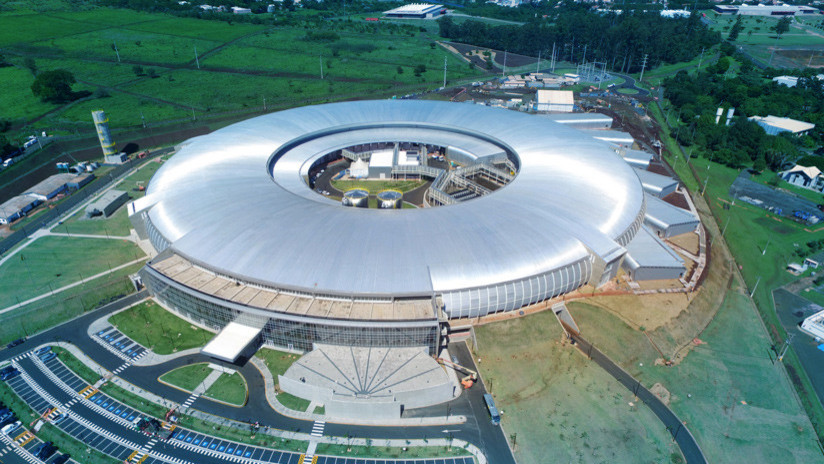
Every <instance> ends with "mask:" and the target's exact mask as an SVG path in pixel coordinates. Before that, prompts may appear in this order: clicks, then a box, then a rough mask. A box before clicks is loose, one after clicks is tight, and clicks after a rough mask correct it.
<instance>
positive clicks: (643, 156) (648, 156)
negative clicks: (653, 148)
mask: <svg viewBox="0 0 824 464" xmlns="http://www.w3.org/2000/svg"><path fill="white" fill-rule="evenodd" d="M618 154H620V155H621V157H622V158H624V161H626V162H627V164H629V165H630V166H632V167H634V168H638V169H641V170H643V171H646V170H647V168H648V167H649V163H650V162H651V161H652V153H647V152H645V151H641V150H632V149H629V148H626V149H621V150H619V151H618Z"/></svg>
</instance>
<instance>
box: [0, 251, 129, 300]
mask: <svg viewBox="0 0 824 464" xmlns="http://www.w3.org/2000/svg"><path fill="white" fill-rule="evenodd" d="M144 256H145V255H144V254H143V251H142V250H141V249H140V248H139V247H138V246H137V245H135V244H134V243H132V242H128V241H126V240H104V239H88V238H75V237H42V238H39V239H37V240H36V241H35V242H34V243H32V244H31V245H29V246H28V247H26V248H25V249H23V250H21V251H20V252H18V253H17V255H15V256H14V258H12V259H10V260H8V261H6V262H5V263H4V264H3V265H2V266H0V307H6V306H11V305H13V304H16V303H18V302H20V301H25V300H27V299H29V298H32V297H35V296H38V295H43V294H48V293H50V292H51V291H52V290H55V289H58V288H60V287H63V286H65V285H68V284H72V283H75V282H80V281H81V280H85V279H88V278H89V277H91V276H92V275H95V274H98V273H101V272H105V271H108V270H109V269H110V268H113V267H116V266H119V265H121V264H123V263H126V262H129V261H133V260H135V259H138V258H142V257H144Z"/></svg>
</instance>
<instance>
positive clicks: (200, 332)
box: [109, 300, 214, 354]
mask: <svg viewBox="0 0 824 464" xmlns="http://www.w3.org/2000/svg"><path fill="white" fill-rule="evenodd" d="M109 322H110V323H111V324H112V325H114V326H115V327H117V330H119V331H121V332H123V334H125V335H126V336H127V337H129V338H131V339H132V340H134V341H136V342H137V343H140V344H141V345H143V346H144V347H146V348H149V349H150V350H152V351H153V352H155V353H157V354H171V353H174V352H177V351H182V350H188V349H190V348H196V347H199V346H203V345H205V344H206V343H207V342H208V341H209V340H211V339H212V337H213V336H214V334H213V333H211V332H209V331H207V330H204V329H202V328H200V327H197V326H194V325H192V324H190V323H189V322H187V321H185V320H183V319H181V318H179V317H177V316H175V315H174V314H172V313H170V312H169V311H166V310H165V309H163V308H162V307H161V306H160V305H158V304H157V303H155V302H154V301H152V300H148V301H144V302H142V303H140V304H137V305H135V306H133V307H131V308H129V309H127V310H125V311H122V312H119V313H117V314H115V315H113V316H111V317H110V318H109Z"/></svg>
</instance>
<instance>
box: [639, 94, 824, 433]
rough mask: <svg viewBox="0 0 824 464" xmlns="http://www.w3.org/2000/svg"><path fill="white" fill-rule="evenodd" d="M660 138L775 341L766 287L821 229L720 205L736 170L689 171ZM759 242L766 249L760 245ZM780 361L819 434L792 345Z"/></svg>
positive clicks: (777, 334)
mask: <svg viewBox="0 0 824 464" xmlns="http://www.w3.org/2000/svg"><path fill="white" fill-rule="evenodd" d="M651 109H652V110H653V114H654V115H655V117H656V118H657V119H658V121H659V122H663V116H662V115H661V114H660V113H659V112H658V109H657V107H656V106H652V107H651ZM662 141H663V142H664V143H665V146H666V147H667V149H668V151H669V152H665V153H666V154H667V156H668V161H669V162H670V163H672V164H675V169H676V171H677V172H678V174H679V176H680V178H681V179H682V181H684V182H685V183H686V185H687V186H688V187H689V188H690V189H691V190H692V191H696V190H699V191H700V190H701V188H702V187H703V185H704V182H706V185H707V187H706V192H705V196H704V197H705V198H706V200H707V203H708V204H709V206H710V207H711V208H712V213H713V215H714V216H715V218H716V221H717V223H718V224H719V225H720V226H721V227H723V226H724V225H725V224H728V225H727V231H726V234H725V241H726V243H727V244H728V245H729V248H730V250H731V252H732V253H733V254H734V255H735V257H736V261H737V262H738V264H739V265H740V268H741V274H742V275H743V277H744V280H745V283H746V285H747V288H748V289H749V291H752V290H753V289H755V291H754V293H753V296H754V301H755V303H756V305H757V308H758V311H759V313H760V315H761V318H762V319H763V321H764V324H765V325H766V326H767V330H768V333H769V338H768V341H769V342H770V343H774V344H775V345H776V346H779V345H781V344H782V343H783V341H784V337H786V333H785V332H784V330H783V328H782V327H781V324H780V323H779V321H778V316H777V315H776V313H775V307H774V304H773V301H772V290H773V289H775V288H778V287H780V286H783V285H784V284H786V283H788V282H790V281H792V280H794V279H795V277H794V276H792V275H791V274H789V273H788V272H786V271H785V270H784V269H785V268H786V265H787V264H788V263H789V262H791V261H795V260H796V259H797V258H795V250H796V247H797V246H801V245H803V244H805V243H806V242H808V241H810V240H814V239H819V238H821V237H822V234H821V232H820V231H816V232H813V231H812V230H811V229H808V230H805V227H804V226H802V225H800V224H797V223H795V222H793V221H790V220H789V219H785V218H777V217H775V216H774V215H772V214H771V213H769V212H767V211H765V210H764V209H761V208H757V207H755V206H752V205H749V204H747V203H743V202H740V201H739V202H736V203H735V206H732V207H730V209H728V210H727V209H724V208H723V206H722V205H723V203H724V202H731V201H732V198H730V197H729V187H730V185H731V184H732V182H733V181H734V179H735V177H736V176H737V175H738V171H737V170H735V169H731V168H728V167H726V166H723V165H720V164H718V163H713V162H711V161H708V160H707V159H705V158H698V157H693V158H692V160H691V163H692V166H693V169H694V171H693V170H691V169H690V168H689V167H688V166H687V165H686V164H685V163H684V162H683V160H682V161H680V162H679V163H674V155H673V154H671V153H679V149H678V146H677V145H676V144H675V142H674V141H673V140H672V139H671V138H670V137H669V136H668V135H667V134H666V133H664V135H663V137H662ZM696 177H697V178H698V179H697V180H696ZM765 248H766V251H764V250H765ZM756 283H758V286H757V288H755V287H756ZM784 363H785V364H786V365H787V370H788V371H790V372H791V373H792V377H791V378H792V379H793V385H794V386H795V388H796V391H798V394H799V396H800V398H801V401H802V403H803V404H804V405H805V409H806V411H807V414H809V415H810V419H811V420H812V422H813V425H814V426H815V427H816V429H817V431H818V436H819V437H822V436H824V408H823V407H822V405H821V403H820V402H819V400H818V398H817V396H816V395H815V392H814V390H813V387H812V384H811V383H810V381H809V378H807V376H806V375H805V374H804V371H803V368H802V367H801V365H800V363H799V361H798V358H797V357H796V355H795V353H794V351H793V350H790V351H789V352H788V354H787V356H786V357H785V359H784Z"/></svg>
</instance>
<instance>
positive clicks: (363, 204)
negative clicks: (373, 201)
mask: <svg viewBox="0 0 824 464" xmlns="http://www.w3.org/2000/svg"><path fill="white" fill-rule="evenodd" d="M341 203H342V204H343V206H354V207H356V208H368V207H369V192H368V191H366V190H363V189H352V190H348V191H346V192H345V193H344V194H343V199H342V200H341Z"/></svg>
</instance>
